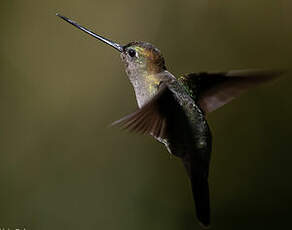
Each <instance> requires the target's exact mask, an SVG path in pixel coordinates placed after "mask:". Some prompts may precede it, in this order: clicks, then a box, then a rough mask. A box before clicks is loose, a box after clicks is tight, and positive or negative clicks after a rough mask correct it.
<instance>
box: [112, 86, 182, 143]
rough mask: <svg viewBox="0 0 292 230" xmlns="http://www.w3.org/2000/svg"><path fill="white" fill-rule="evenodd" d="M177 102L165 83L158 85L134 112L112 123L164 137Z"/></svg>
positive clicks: (134, 130)
mask: <svg viewBox="0 0 292 230" xmlns="http://www.w3.org/2000/svg"><path fill="white" fill-rule="evenodd" d="M173 104H177V102H176V100H175V98H174V96H173V93H172V92H171V91H170V89H169V88H168V86H167V84H166V83H162V84H160V86H159V90H158V92H157V93H156V95H155V96H153V98H152V99H151V100H150V101H149V102H148V103H146V104H145V105H144V106H143V107H141V108H140V109H138V110H136V111H135V112H133V113H131V114H129V115H127V116H125V117H123V118H122V119H120V120H118V121H115V122H113V123H112V125H118V126H120V127H122V128H125V129H128V130H130V131H133V132H137V133H142V134H151V135H153V136H154V137H156V138H162V139H164V138H166V125H167V123H169V120H170V119H171V116H172V115H173V114H174V113H175V112H176V111H172V110H176V109H177V106H172V105H173Z"/></svg>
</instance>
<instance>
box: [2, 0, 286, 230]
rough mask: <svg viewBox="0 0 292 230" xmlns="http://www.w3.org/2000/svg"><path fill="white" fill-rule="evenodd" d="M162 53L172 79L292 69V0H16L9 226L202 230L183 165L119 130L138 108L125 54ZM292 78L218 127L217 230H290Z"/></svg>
mask: <svg viewBox="0 0 292 230" xmlns="http://www.w3.org/2000/svg"><path fill="white" fill-rule="evenodd" d="M56 12H60V13H62V14H64V15H65V16H68V17H70V18H73V19H74V20H76V21H77V22H79V23H81V24H82V25H85V26H88V27H89V28H91V29H92V30H94V31H95V32H98V33H100V34H102V35H104V36H106V37H108V38H110V39H113V40H114V41H118V42H120V43H121V44H126V43H128V42H129V41H133V40H143V41H148V42H151V43H153V44H155V45H156V46H157V47H159V48H160V49H161V51H162V52H163V54H164V55H165V57H166V63H167V66H168V69H169V70H170V71H171V72H172V73H173V74H176V75H177V74H179V73H188V72H193V71H206V70H210V71H216V70H228V69H241V68H271V69H273V68H277V69H278V68H284V69H289V68H290V67H291V61H292V53H291V51H292V50H291V48H292V45H291V39H292V16H291V15H292V2H291V0H282V1H281V0H277V1H275V0H238V1H234V0H218V1H208V0H195V1H190V0H180V1H178V0H163V1H156V0H148V1H136V0H124V1H105V0H100V1H98V0H73V1H68V0H61V1H60V0H58V1H57V0H51V1H40V0H39V1H37V0H25V1H23V0H8V1H1V8H0V25H1V36H0V50H1V53H0V87H1V89H0V105H1V113H0V127H1V128H0V228H8V227H9V228H10V229H14V228H24V227H25V228H26V229H27V230H31V229H44V230H46V229H106V230H116V229H125V230H126V229H127V230H131V229H142V230H143V229H145V230H146V229H147V230H148V229H168V230H176V229H200V228H199V225H198V224H197V222H196V219H195V218H194V208H193V202H192V196H191V191H190V185H189V182H188V178H187V176H186V173H185V171H184V168H183V166H182V164H181V162H180V161H179V160H178V159H176V158H175V157H171V156H170V155H169V154H168V153H167V151H166V149H165V148H164V146H162V145H161V144H159V143H157V142H156V141H154V140H153V139H152V138H151V137H148V136H138V135H134V134H130V133H127V132H125V131H121V130H119V129H116V128H109V127H108V124H110V123H111V122H112V121H114V120H116V119H119V118H120V117H122V116H124V115H126V114H128V113H130V112H132V111H134V110H135V108H136V101H135V97H134V92H133V90H132V87H131V85H130V83H129V81H128V79H127V77H126V74H125V73H124V70H123V66H122V64H121V63H120V60H119V55H118V53H117V52H116V51H115V50H114V49H112V48H109V47H107V46H105V45H104V44H102V43H101V42H98V41H96V40H94V39H92V38H91V37H89V36H88V35H85V34H84V33H82V32H80V31H78V30H77V29H75V28H73V27H72V26H71V25H69V24H67V23H65V22H64V21H62V20H60V19H59V18H57V17H56V16H55V13H56ZM291 88H292V80H291V76H289V74H286V75H285V76H284V77H283V78H281V79H280V80H279V81H277V82H276V83H275V84H272V85H265V86H261V87H258V88H257V89H254V90H251V91H249V92H248V93H246V94H245V95H243V96H241V97H240V98H239V99H237V100H235V101H233V102H232V103H230V104H228V105H226V106H224V107H223V108H221V109H219V110H218V111H216V112H214V113H212V114H210V115H209V116H208V119H209V123H210V126H211V128H212V131H213V135H214V143H213V158H212V164H211V171H210V186H211V204H212V225H213V228H214V229H225V230H226V229H277V228H279V227H290V226H291V221H290V218H291V214H292V213H291V203H292V202H291V200H292V182H291V176H292V172H291V160H292V155H291V134H292V124H291V117H292V109H291V105H292V103H291V97H292V93H291Z"/></svg>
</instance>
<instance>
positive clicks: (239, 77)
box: [179, 70, 283, 114]
mask: <svg viewBox="0 0 292 230" xmlns="http://www.w3.org/2000/svg"><path fill="white" fill-rule="evenodd" d="M282 73H283V72H281V71H265V70H233V71H229V72H221V73H191V74H188V75H184V76H182V77H180V78H179V80H180V81H181V82H182V83H183V84H184V85H185V86H187V88H189V89H190V90H191V91H192V93H193V97H194V99H195V100H196V102H197V103H198V104H199V106H200V107H201V109H202V110H203V111H204V112H205V113H206V114H207V113H210V112H212V111H214V110H216V109H218V108H219V107H221V106H223V105H225V104H227V103H228V102H230V101H231V100H233V99H234V98H236V97H237V96H239V95H240V94H241V93H242V92H244V91H245V90H247V89H249V88H251V87H253V86H256V85H259V84H261V83H265V82H268V81H271V80H273V79H276V78H277V77H278V76H280V75H281V74H282Z"/></svg>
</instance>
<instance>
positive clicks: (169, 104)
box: [57, 14, 281, 227]
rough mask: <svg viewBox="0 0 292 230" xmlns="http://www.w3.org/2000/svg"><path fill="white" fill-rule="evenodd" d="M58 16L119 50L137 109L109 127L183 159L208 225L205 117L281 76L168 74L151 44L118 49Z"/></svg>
mask: <svg viewBox="0 0 292 230" xmlns="http://www.w3.org/2000/svg"><path fill="white" fill-rule="evenodd" d="M57 16H59V17H60V18H62V19H63V20H65V21H67V22H68V23H70V24H72V25H74V26H76V27H77V28H79V29H81V30H82V31H84V32H86V33H88V34H90V35H91V36H93V37H95V38H97V39H98V40H100V41H102V42H104V43H106V44H108V45H110V46H112V47H113V48H115V49H116V50H118V51H119V52H120V56H121V59H122V62H123V63H124V65H125V70H126V74H127V75H128V77H129V80H130V81H131V83H132V85H133V87H134V90H135V94H136V99H137V102H138V109H137V110H136V112H134V113H131V114H129V115H128V116H125V117H123V118H122V119H120V120H118V121H116V122H114V123H113V124H114V125H119V126H121V127H123V128H126V129H128V130H130V131H134V132H138V133H143V134H149V135H151V136H153V137H154V138H155V139H156V140H158V141H159V142H161V143H163V144H164V145H165V146H166V148H167V150H168V151H169V152H170V153H171V154H173V155H175V156H177V157H179V158H180V159H181V160H182V162H183V164H184V166H185V168H186V171H187V174H188V176H189V178H190V181H191V187H192V193H193V198H194V201H195V207H196V214H197V218H198V220H199V222H200V224H201V225H202V226H203V227H208V226H209V225H210V201H209V185H208V173H209V165H210V158H211V147H212V146H211V144H212V136H211V132H210V129H209V126H208V123H207V121H206V114H208V113H210V112H212V111H214V110H216V109H217V108H219V107H221V106H223V105H224V104H226V103H228V102H230V101H231V100H232V99H234V98H235V97H237V96H238V95H239V94H240V93H242V92H243V91H245V90H246V89H248V88H250V87H251V86H254V85H258V84H260V83H263V82H266V81H269V80H272V79H274V78H275V77H277V76H279V75H280V74H281V72H279V71H263V70H237V71H229V72H221V73H207V72H203V73H191V74H186V75H182V76H180V77H179V78H176V77H175V76H173V75H172V74H171V73H170V72H168V71H167V68H166V66H165V61H164V57H163V56H162V54H161V52H160V51H159V50H158V49H157V48H156V47H154V46H153V45H151V44H150V43H147V42H130V43H129V44H127V45H124V46H122V45H120V44H118V43H116V42H113V41H111V40H109V39H106V38H104V37H102V36H100V35H97V34H95V33H93V32H92V31H90V30H89V29H86V28H85V27H83V26H81V25H79V24H77V23H76V22H74V21H72V20H70V19H69V18H67V17H64V16H62V15H60V14H57Z"/></svg>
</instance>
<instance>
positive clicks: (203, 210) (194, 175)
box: [184, 161, 210, 228]
mask: <svg viewBox="0 0 292 230" xmlns="http://www.w3.org/2000/svg"><path fill="white" fill-rule="evenodd" d="M184 164H185V167H186V169H187V172H188V175H189V177H190V181H191V184H192V193H193V199H194V202H195V207H196V214H197V218H198V220H199V222H200V224H201V226H202V227H204V228H209V227H210V198H209V184H208V168H207V169H206V168H204V167H202V165H198V164H195V162H190V161H188V162H186V161H184Z"/></svg>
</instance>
